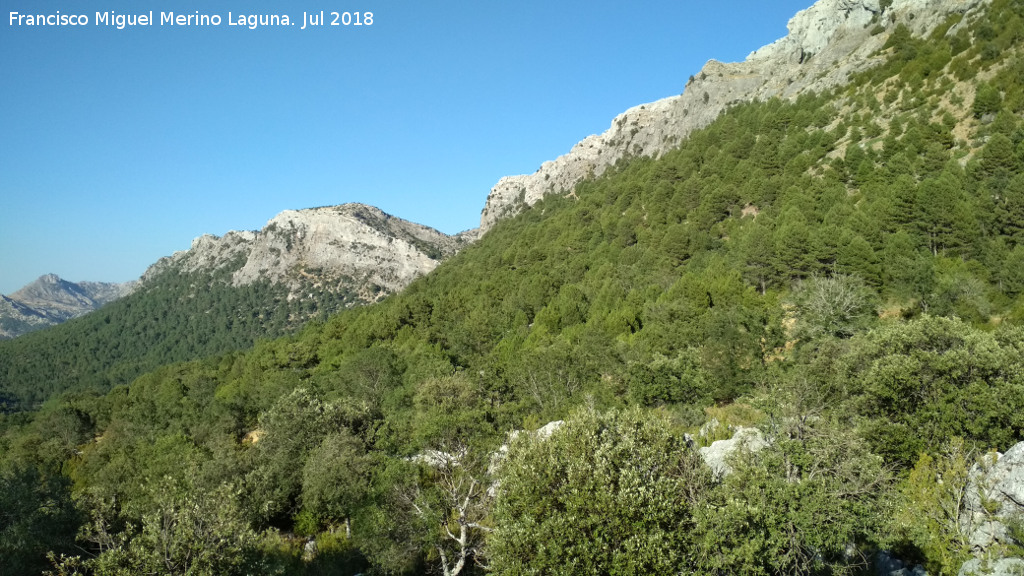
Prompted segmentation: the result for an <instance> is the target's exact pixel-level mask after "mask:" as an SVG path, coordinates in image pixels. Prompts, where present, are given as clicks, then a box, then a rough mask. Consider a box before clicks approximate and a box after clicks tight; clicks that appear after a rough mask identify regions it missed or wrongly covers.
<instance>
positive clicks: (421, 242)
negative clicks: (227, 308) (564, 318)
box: [142, 204, 465, 301]
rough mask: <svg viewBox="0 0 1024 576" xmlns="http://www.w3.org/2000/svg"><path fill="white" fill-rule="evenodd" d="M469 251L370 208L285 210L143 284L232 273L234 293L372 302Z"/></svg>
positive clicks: (210, 241) (169, 262) (197, 247)
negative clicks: (258, 287)
mask: <svg viewBox="0 0 1024 576" xmlns="http://www.w3.org/2000/svg"><path fill="white" fill-rule="evenodd" d="M464 244H465V240H464V239H463V238H462V237H460V236H448V235H447V234H444V233H442V232H438V231H437V230H434V229H433V228H429V227H427V226H422V225H419V224H414V223H412V222H409V221H406V220H402V219H401V218H396V217H394V216H391V215H390V214H387V213H385V212H383V211H381V210H380V209H378V208H374V207H373V206H367V205H364V204H342V205H340V206H327V207H321V208H308V209H304V210H285V211H284V212H281V213H280V214H278V215H277V216H275V217H273V218H271V219H270V221H269V222H267V224H266V226H264V227H263V229H262V230H259V231H231V232H228V233H227V234H225V235H224V236H221V237H217V236H213V235H210V234H207V235H203V236H200V237H198V238H196V239H195V240H193V241H192V247H191V248H190V249H188V250H185V251H182V252H177V253H175V254H174V255H172V256H169V257H166V258H161V259H160V260H159V261H157V263H156V264H154V265H153V266H151V267H150V268H149V270H147V271H146V273H145V274H143V275H142V283H143V285H149V284H151V283H152V282H153V281H154V280H155V279H156V278H157V277H158V276H160V275H161V274H163V273H165V272H166V271H168V270H171V269H174V270H177V271H179V272H182V273H196V272H200V273H203V272H205V273H213V272H218V271H226V272H229V273H230V279H229V282H230V284H231V285H232V286H235V287H240V286H247V285H250V284H252V283H254V282H256V281H260V280H267V281H269V282H271V283H272V284H282V285H285V286H287V287H288V288H289V290H290V292H289V296H288V297H289V299H293V298H297V297H300V296H301V295H302V293H303V289H304V288H310V287H312V288H317V289H324V290H327V291H337V290H348V291H352V292H354V293H356V294H357V296H358V299H360V300H363V301H371V300H374V299H376V298H377V297H378V296H379V295H383V294H387V293H391V292H394V291H396V290H400V289H402V288H404V287H405V286H406V285H407V284H408V283H409V282H411V281H412V280H413V279H415V278H416V277H417V276H421V275H423V274H426V273H427V272H429V271H431V270H433V269H434V268H435V267H436V266H437V265H438V263H440V261H441V260H443V259H445V258H447V257H448V256H451V255H452V254H454V253H455V252H456V251H457V250H458V249H459V247H460V246H462V245H464Z"/></svg>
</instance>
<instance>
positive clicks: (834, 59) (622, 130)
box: [480, 0, 988, 234]
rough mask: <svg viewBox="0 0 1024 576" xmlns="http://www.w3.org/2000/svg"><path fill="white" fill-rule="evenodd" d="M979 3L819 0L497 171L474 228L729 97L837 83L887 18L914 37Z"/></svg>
mask: <svg viewBox="0 0 1024 576" xmlns="http://www.w3.org/2000/svg"><path fill="white" fill-rule="evenodd" d="M987 3H988V0H819V1H818V2H816V3H814V4H813V5H812V6H810V7H809V8H807V9H805V10H801V11H800V12H798V13H797V14H796V15H795V16H794V17H793V18H792V19H791V20H790V21H789V24H788V26H787V27H788V29H789V34H788V35H786V36H785V37H783V38H780V39H779V40H776V41H775V42H772V43H770V44H768V45H766V46H763V47H761V48H759V49H757V50H755V51H753V52H751V53H750V55H748V56H747V58H746V60H744V61H743V62H735V63H722V62H719V61H717V60H709V61H708V62H707V64H705V65H704V67H703V68H702V69H701V70H700V71H699V72H698V73H697V74H695V75H694V76H691V77H690V79H689V81H688V82H687V84H686V87H685V89H684V90H683V92H682V94H679V95H677V96H670V97H668V98H663V99H660V100H656V101H654V102H650V103H646V104H641V105H638V106H634V107H632V108H630V109H628V110H626V111H625V112H623V113H622V114H619V115H618V116H616V117H615V118H614V119H613V120H612V123H611V126H610V127H609V129H608V130H606V131H605V132H603V133H602V134H600V135H591V136H588V137H586V138H584V139H583V140H581V141H580V142H578V143H577V144H576V145H574V146H573V147H572V149H571V150H570V151H569V152H568V153H566V154H564V155H562V156H559V157H558V158H556V159H554V160H549V161H547V162H544V163H543V164H541V166H540V167H539V168H538V169H537V171H536V172H534V173H533V174H524V175H516V176H504V177H502V178H501V179H500V180H499V181H498V183H497V184H495V185H494V187H493V188H492V189H491V191H490V193H489V194H488V196H487V200H486V204H485V205H484V208H483V211H482V212H481V217H480V233H481V234H482V233H485V232H487V230H489V229H490V228H492V227H493V226H494V225H495V224H496V223H497V221H498V220H501V219H502V218H506V217H509V216H514V215H515V214H517V213H518V212H519V211H521V210H522V209H523V208H524V207H525V206H530V205H533V204H534V203H535V202H537V200H539V199H540V198H541V197H543V196H545V195H547V194H565V193H567V192H568V191H570V190H572V188H573V186H575V185H576V184H577V183H579V182H580V181H582V180H585V179H588V178H592V177H594V176H600V175H601V174H602V173H603V172H604V171H605V170H606V169H608V168H609V167H611V166H613V165H615V163H616V162H618V161H619V160H621V159H624V158H628V157H631V156H652V157H658V156H660V155H661V154H663V153H665V152H666V151H668V150H670V149H672V148H674V147H675V146H677V145H678V144H679V142H680V141H681V140H682V139H683V138H685V137H686V136H687V135H689V134H690V133H691V132H692V131H693V130H695V129H698V128H702V127H704V126H707V125H708V124H710V123H711V122H712V121H713V120H715V119H716V118H717V117H718V115H719V114H720V113H721V112H722V111H724V110H726V109H727V108H728V107H729V106H731V105H734V104H736V103H738V102H746V101H752V100H767V99H770V98H772V97H780V98H786V99H789V100H793V99H795V98H796V97H797V96H800V95H801V94H806V93H810V92H820V91H823V90H828V89H831V88H835V87H838V86H841V85H843V84H845V83H846V81H847V80H848V79H849V78H850V77H851V76H852V75H853V74H855V73H857V72H861V71H863V70H865V69H867V68H868V67H870V66H871V65H873V64H875V63H880V62H881V61H882V56H880V55H878V52H879V51H880V50H881V49H882V47H883V46H884V45H885V43H886V41H887V40H888V38H889V36H890V35H891V34H892V32H893V30H894V29H895V28H896V25H897V24H903V25H905V26H907V27H908V28H909V29H910V30H911V31H912V32H913V33H914V34H915V35H919V36H920V35H924V34H926V33H928V32H930V31H931V30H933V29H935V28H936V27H937V26H939V25H940V24H941V23H942V22H944V21H945V20H946V19H947V18H948V17H949V16H950V15H951V14H966V13H968V12H970V11H972V10H975V9H977V8H978V7H980V6H984V5H985V4H987ZM872 26H874V28H872ZM956 29H957V28H956V26H953V27H951V28H950V30H949V31H948V32H947V33H954V32H955V31H956Z"/></svg>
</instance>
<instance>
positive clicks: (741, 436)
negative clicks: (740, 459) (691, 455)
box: [700, 426, 768, 478]
mask: <svg viewBox="0 0 1024 576" xmlns="http://www.w3.org/2000/svg"><path fill="white" fill-rule="evenodd" d="M767 446H768V442H766V441H765V439H764V435H763V434H761V431H760V430H758V429H757V428H747V427H744V426H739V427H737V428H736V432H735V433H733V435H732V438H730V439H729V440H718V441H716V442H712V443H711V445H710V446H708V447H706V448H701V449H700V456H701V458H703V459H704V463H705V464H707V465H708V467H709V468H711V471H712V472H714V473H715V475H716V476H718V477H719V478H721V477H722V476H725V475H727V474H729V472H731V471H732V469H731V468H730V467H729V462H728V460H729V458H730V457H731V456H732V455H733V454H735V453H736V452H737V451H738V450H740V449H741V448H746V449H747V450H750V451H751V452H758V451H760V450H763V449H764V448H765V447H767Z"/></svg>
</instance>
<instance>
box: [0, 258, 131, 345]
mask: <svg viewBox="0 0 1024 576" xmlns="http://www.w3.org/2000/svg"><path fill="white" fill-rule="evenodd" d="M136 284H137V283H136V282H124V283H110V282H78V283H75V282H68V281H67V280H64V279H62V278H60V277H59V276H57V275H56V274H46V275H43V276H40V277H39V278H37V279H36V280H35V281H33V282H32V283H30V284H27V285H25V286H24V287H23V288H21V289H20V290H18V291H17V292H14V293H13V294H10V295H7V296H3V295H0V339H7V338H14V337H16V336H20V335H22V334H25V333H26V332H31V331H33V330H38V329H40V328H46V327H47V326H53V325H55V324H60V323H61V322H65V321H67V320H70V319H71V318H75V317H76V316H81V315H82V314H85V313H87V312H92V311H93V310H96V309H97V308H99V307H100V306H103V305H104V304H106V303H108V302H112V301H114V300H117V299H118V298H121V297H123V296H126V295H128V294H130V293H131V291H132V290H134V289H135V286H136Z"/></svg>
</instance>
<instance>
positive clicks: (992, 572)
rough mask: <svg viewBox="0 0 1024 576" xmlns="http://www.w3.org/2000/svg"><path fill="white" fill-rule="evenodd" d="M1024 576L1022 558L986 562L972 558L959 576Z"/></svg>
mask: <svg viewBox="0 0 1024 576" xmlns="http://www.w3.org/2000/svg"><path fill="white" fill-rule="evenodd" d="M1021 574H1024V560H1022V559H1020V558H999V559H998V560H993V561H990V562H986V561H984V560H982V559H980V558H972V559H970V560H968V561H967V562H964V565H963V566H962V567H961V568H960V572H959V576H1020V575H1021Z"/></svg>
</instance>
